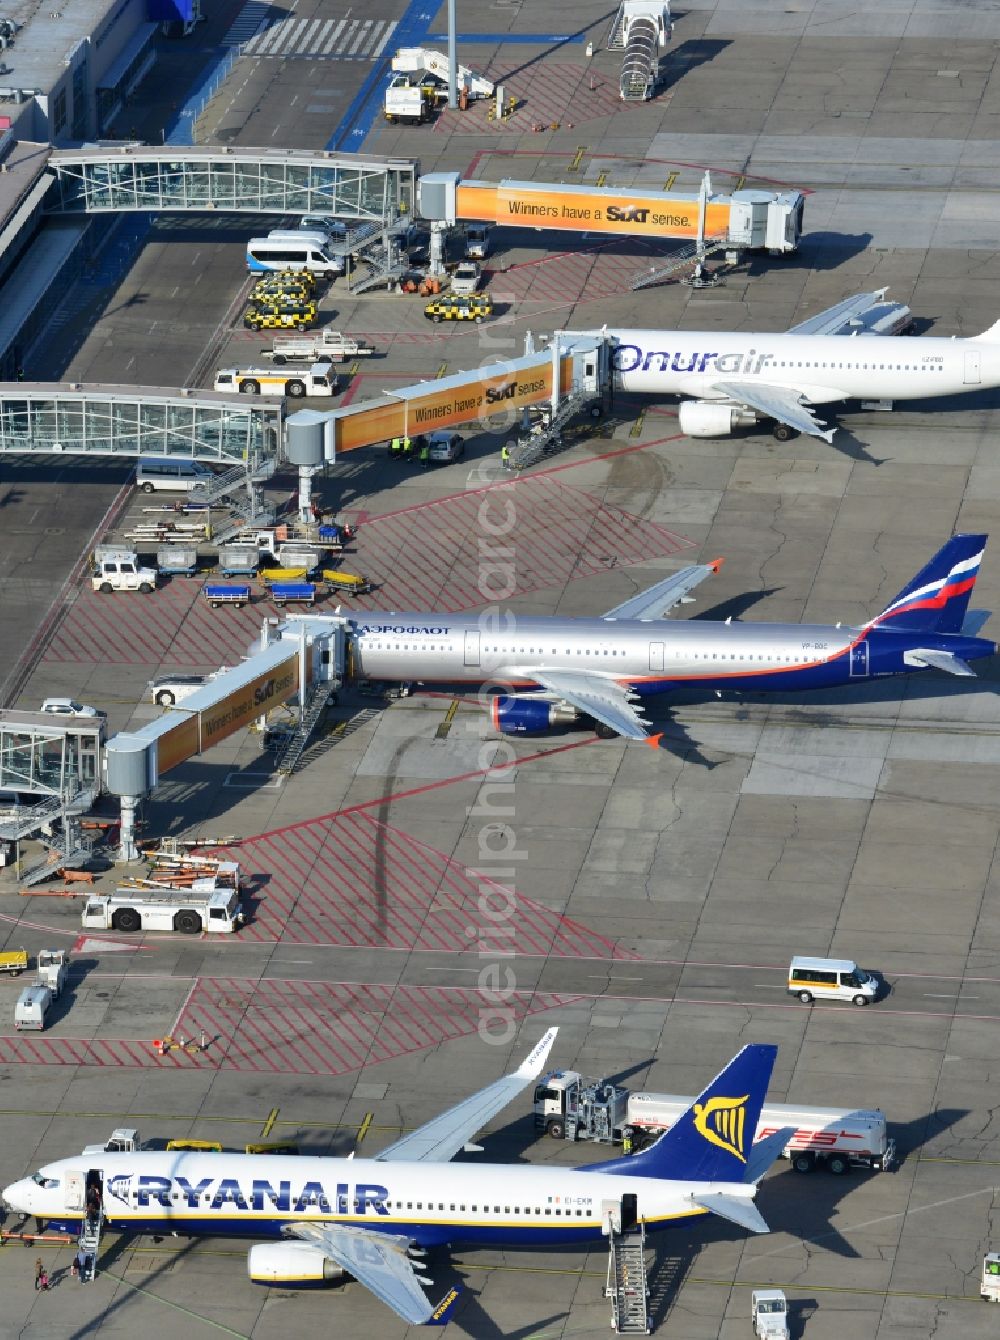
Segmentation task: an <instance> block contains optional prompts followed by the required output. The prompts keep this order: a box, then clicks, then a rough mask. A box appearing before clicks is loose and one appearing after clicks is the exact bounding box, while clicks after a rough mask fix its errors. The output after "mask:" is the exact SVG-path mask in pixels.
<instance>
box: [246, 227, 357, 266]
mask: <svg viewBox="0 0 1000 1340" xmlns="http://www.w3.org/2000/svg"><path fill="white" fill-rule="evenodd" d="M326 246H327V243H326V239H325V238H322V237H320V235H319V233H306V232H299V231H297V230H296V231H294V232H287V233H280V234H272V235H271V236H270V237H251V239H250V241H249V242H248V243H247V269H248V270H249V271H250V273H251V274H268V273H271V272H272V271H274V270H309V271H310V272H311V273H312V274H315V275H326V276H328V277H331V278H332V277H333V276H334V275H339V274H343V273H344V258H343V256H332V255H329V254H328V252H327V251H326Z"/></svg>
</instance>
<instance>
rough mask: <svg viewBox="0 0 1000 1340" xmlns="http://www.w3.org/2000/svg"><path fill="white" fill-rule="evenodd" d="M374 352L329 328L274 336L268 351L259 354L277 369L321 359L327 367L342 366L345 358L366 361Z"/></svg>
mask: <svg viewBox="0 0 1000 1340" xmlns="http://www.w3.org/2000/svg"><path fill="white" fill-rule="evenodd" d="M374 352H375V346H374V344H369V343H368V341H367V340H356V339H353V338H352V337H351V336H350V335H344V334H342V333H341V331H339V330H331V329H330V327H329V326H326V327H324V329H323V330H312V331H308V330H307V331H303V332H302V333H301V334H299V335H275V337H274V339H273V341H272V342H271V348H270V349H262V350H261V353H262V354H263V355H264V357H265V358H270V359H271V360H272V361H273V362H275V363H277V364H278V365H279V366H280V365H281V364H282V363H291V362H293V363H313V362H317V361H318V360H320V359H324V358H325V359H329V360H330V362H331V363H343V362H344V361H345V360H346V359H348V358H370V357H371V355H372V354H374Z"/></svg>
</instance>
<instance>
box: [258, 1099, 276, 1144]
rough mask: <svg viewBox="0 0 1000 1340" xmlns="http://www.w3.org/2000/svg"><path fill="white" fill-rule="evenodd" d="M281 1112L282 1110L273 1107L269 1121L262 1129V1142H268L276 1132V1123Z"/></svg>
mask: <svg viewBox="0 0 1000 1340" xmlns="http://www.w3.org/2000/svg"><path fill="white" fill-rule="evenodd" d="M279 1111H280V1108H277V1107H272V1108H271V1110H270V1112H268V1114H267V1121H265V1122H264V1125H263V1126H262V1127H261V1128H260V1136H261V1139H262V1140H266V1139H267V1137H268V1136H269V1135H270V1134H271V1132H272V1131H273V1130H274V1123H275V1122H276V1121H277V1120H278V1112H279Z"/></svg>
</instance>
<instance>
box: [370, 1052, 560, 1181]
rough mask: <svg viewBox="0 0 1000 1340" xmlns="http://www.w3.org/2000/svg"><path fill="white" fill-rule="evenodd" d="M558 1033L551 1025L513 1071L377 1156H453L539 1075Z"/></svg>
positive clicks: (417, 1159) (438, 1159)
mask: <svg viewBox="0 0 1000 1340" xmlns="http://www.w3.org/2000/svg"><path fill="white" fill-rule="evenodd" d="M558 1032H559V1030H558V1028H550V1029H549V1031H548V1032H547V1033H546V1034H545V1036H544V1037H543V1038H542V1040H541V1041H540V1042H539V1043H538V1044H537V1045H536V1046H535V1047H534V1048H532V1050H531V1051H530V1052H529V1053H528V1055H527V1056H526V1057H525V1059H524V1061H522V1063H521V1064H520V1065H519V1066H518V1068H517V1069H516V1070H515V1071H514V1073H513V1074H511V1075H505V1076H504V1077H503V1079H498V1080H496V1081H495V1082H494V1083H493V1084H488V1085H487V1086H486V1088H485V1089H480V1091H479V1093H476V1094H473V1095H472V1097H471V1098H466V1099H465V1101H464V1102H461V1103H458V1104H457V1105H456V1106H455V1107H453V1108H450V1109H449V1110H448V1111H447V1112H443V1113H442V1114H441V1116H440V1117H435V1118H434V1120H433V1121H429V1122H427V1123H426V1125H424V1126H421V1127H419V1128H418V1129H417V1130H415V1131H410V1132H409V1134H408V1135H404V1136H403V1137H402V1139H400V1140H397V1141H396V1142H395V1144H391V1145H389V1146H388V1148H387V1149H383V1150H382V1152H381V1154H376V1156H375V1157H376V1159H378V1160H379V1161H383V1162H393V1161H396V1160H399V1159H405V1160H407V1162H410V1163H447V1162H448V1161H449V1160H450V1159H453V1158H454V1157H455V1155H456V1154H457V1153H458V1152H459V1150H461V1149H464V1148H465V1147H466V1145H467V1144H468V1143H469V1141H470V1140H471V1139H472V1137H473V1136H474V1135H475V1134H476V1132H477V1131H481V1130H482V1128H483V1127H484V1126H485V1125H486V1123H487V1122H488V1121H489V1120H490V1118H491V1117H494V1116H496V1114H497V1113H498V1112H500V1111H502V1110H503V1108H505V1107H506V1106H507V1104H508V1103H509V1102H511V1101H512V1100H513V1099H515V1098H516V1097H517V1095H518V1094H519V1093H520V1092H521V1091H522V1089H526V1088H527V1087H528V1085H529V1084H530V1083H531V1082H532V1080H536V1079H537V1078H538V1076H539V1075H540V1074H541V1073H542V1069H543V1067H544V1065H545V1062H546V1061H547V1060H548V1056H549V1052H550V1051H551V1050H552V1044H553V1042H555V1040H556V1034H557V1033H558Z"/></svg>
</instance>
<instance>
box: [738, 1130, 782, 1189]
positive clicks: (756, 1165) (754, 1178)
mask: <svg viewBox="0 0 1000 1340" xmlns="http://www.w3.org/2000/svg"><path fill="white" fill-rule="evenodd" d="M794 1134H795V1127H794V1126H784V1127H782V1129H781V1130H780V1131H774V1132H773V1133H772V1134H771V1135H765V1137H764V1139H763V1140H758V1141H757V1142H756V1144H755V1145H754V1146H753V1148H752V1149H751V1150H750V1153H749V1154H748V1155H747V1170H746V1173H745V1174H744V1176H743V1180H744V1182H753V1183H757V1182H759V1181H760V1179H761V1178H762V1177H763V1176H764V1174H765V1173H766V1172H767V1170H768V1168H770V1166H771V1164H772V1163H773V1162H774V1160H775V1159H777V1158H780V1157H781V1151H782V1150H783V1149H784V1148H785V1146H786V1145H787V1144H788V1142H789V1140H791V1138H792V1136H793V1135H794Z"/></svg>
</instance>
